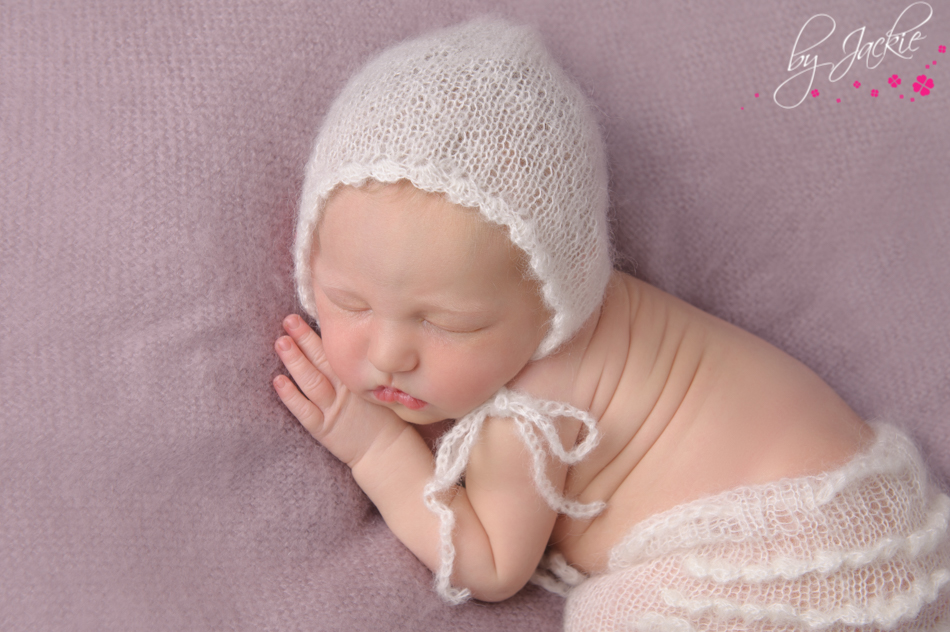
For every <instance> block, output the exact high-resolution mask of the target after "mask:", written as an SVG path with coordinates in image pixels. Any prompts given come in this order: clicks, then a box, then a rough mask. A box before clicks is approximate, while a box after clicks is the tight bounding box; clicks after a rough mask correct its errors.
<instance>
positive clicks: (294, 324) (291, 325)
mask: <svg viewBox="0 0 950 632" xmlns="http://www.w3.org/2000/svg"><path fill="white" fill-rule="evenodd" d="M284 324H285V325H287V327H288V329H297V328H298V327H300V324H301V320H300V316H297V314H291V315H290V316H288V317H287V318H285V319H284Z"/></svg>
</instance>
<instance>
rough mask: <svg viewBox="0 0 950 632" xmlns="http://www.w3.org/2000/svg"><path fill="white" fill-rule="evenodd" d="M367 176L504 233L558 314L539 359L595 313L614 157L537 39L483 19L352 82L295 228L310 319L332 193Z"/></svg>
mask: <svg viewBox="0 0 950 632" xmlns="http://www.w3.org/2000/svg"><path fill="white" fill-rule="evenodd" d="M369 180H375V181H378V182H382V183H393V182H397V181H400V180H408V181H409V182H411V183H412V184H413V185H414V186H415V187H416V188H418V189H421V190H423V191H428V192H432V193H441V194H444V196H445V197H446V199H447V200H448V201H450V202H452V203H454V204H458V205H461V206H465V207H471V208H475V209H477V210H478V211H479V213H480V214H481V216H482V217H483V218H484V219H485V220H487V221H489V222H491V223H494V224H498V225H501V226H505V227H507V229H508V236H509V238H510V239H511V241H512V242H513V243H514V244H515V245H516V246H518V247H519V248H520V249H521V250H523V251H524V252H525V253H527V256H528V265H529V267H530V270H531V273H532V274H533V275H534V276H535V277H536V278H537V280H538V281H539V282H540V284H541V291H542V296H543V299H544V302H545V303H546V305H547V307H548V309H549V310H550V311H551V313H552V315H553V316H552V319H551V322H550V330H549V332H548V334H547V336H546V337H545V339H544V340H543V341H542V342H541V344H540V346H539V347H538V349H537V351H536V352H535V356H534V357H535V359H538V358H541V357H544V356H546V355H548V354H550V353H551V352H553V351H554V350H555V349H557V348H558V347H559V346H560V345H561V344H562V343H564V342H565V341H567V340H569V339H570V338H571V337H572V336H573V335H574V334H575V333H576V332H577V330H578V329H579V328H580V326H581V325H582V324H583V323H584V321H586V320H587V318H588V317H589V316H590V315H591V314H592V313H593V312H594V310H596V309H597V308H598V307H599V306H600V304H601V301H602V300H603V295H604V290H605V288H606V285H607V281H608V278H609V276H610V272H611V259H610V243H609V239H608V234H607V166H606V154H605V151H604V146H603V142H602V140H601V137H600V133H599V129H598V126H597V123H596V120H595V117H594V115H593V112H592V110H591V108H590V106H589V105H588V103H587V100H586V99H585V98H584V95H583V94H582V93H581V91H580V89H579V88H578V86H577V85H576V84H575V83H574V82H573V81H571V79H569V78H568V77H567V75H566V74H565V73H564V72H563V71H562V70H561V69H560V68H559V67H558V65H557V64H556V63H555V62H554V60H553V59H552V58H551V56H550V55H549V54H548V52H547V51H546V50H545V48H544V46H543V45H542V43H541V40H540V38H539V36H538V35H537V34H536V33H535V32H534V31H533V30H531V29H528V28H524V27H520V26H515V25H512V24H509V23H507V22H504V21H501V20H498V19H487V18H482V19H477V20H474V21H471V22H468V23H465V24H461V25H459V26H455V27H451V28H447V29H443V30H439V31H434V32H431V33H429V34H426V35H424V36H422V37H419V38H418V39H414V40H410V41H407V42H404V43H401V44H398V45H396V46H393V47H391V48H389V49H387V50H385V51H383V52H382V53H381V54H380V55H378V56H377V57H376V58H375V59H373V60H371V61H370V62H369V63H368V64H367V65H366V66H365V67H364V68H363V69H362V70H361V71H360V72H358V73H357V74H356V75H355V76H354V77H353V78H352V79H350V81H349V83H347V85H346V86H345V87H344V89H343V91H342V92H341V93H340V95H339V96H338V97H337V99H336V101H334V103H333V105H332V106H331V108H330V111H329V113H328V114H327V116H326V118H325V120H324V122H323V125H322V127H321V129H320V133H319V135H318V136H317V140H316V145H315V147H314V149H313V153H312V154H311V157H310V161H309V162H308V164H307V171H306V178H305V180H304V186H303V193H302V197H301V202H300V212H299V216H298V219H297V234H296V243H295V246H294V259H295V268H296V272H295V275H296V283H297V293H298V296H299V298H300V302H301V304H302V306H303V308H304V310H306V312H307V313H308V314H309V315H310V316H312V317H313V318H317V313H316V307H315V305H314V299H313V289H312V287H311V278H310V277H311V271H310V258H311V247H312V244H313V236H314V231H315V229H316V227H317V224H318V222H319V220H320V216H321V213H322V212H323V208H324V205H325V203H326V201H327V198H328V196H329V195H330V194H331V192H332V191H333V190H334V189H335V188H336V187H338V186H340V185H351V186H356V187H358V186H361V185H363V184H364V183H366V182H367V181H369Z"/></svg>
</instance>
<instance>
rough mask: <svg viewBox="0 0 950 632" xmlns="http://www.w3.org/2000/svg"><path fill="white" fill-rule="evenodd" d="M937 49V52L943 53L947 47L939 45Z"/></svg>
mask: <svg viewBox="0 0 950 632" xmlns="http://www.w3.org/2000/svg"><path fill="white" fill-rule="evenodd" d="M937 51H938V52H941V53H945V52H947V47H946V46H943V45H941V46H940V48H938V49H937Z"/></svg>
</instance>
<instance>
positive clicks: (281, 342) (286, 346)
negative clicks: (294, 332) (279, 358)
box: [277, 336, 290, 351]
mask: <svg viewBox="0 0 950 632" xmlns="http://www.w3.org/2000/svg"><path fill="white" fill-rule="evenodd" d="M277 348H278V349H280V350H281V351H290V338H288V337H287V336H281V337H280V338H278V339H277Z"/></svg>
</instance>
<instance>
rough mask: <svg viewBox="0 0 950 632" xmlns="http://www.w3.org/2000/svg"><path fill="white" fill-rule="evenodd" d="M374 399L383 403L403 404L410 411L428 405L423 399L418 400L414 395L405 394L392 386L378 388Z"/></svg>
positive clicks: (374, 392) (374, 393)
mask: <svg viewBox="0 0 950 632" xmlns="http://www.w3.org/2000/svg"><path fill="white" fill-rule="evenodd" d="M373 397H375V398H376V399H378V400H379V401H381V402H386V403H391V402H396V403H397V404H402V405H403V406H405V407H406V408H408V409H409V410H419V409H420V408H422V407H423V406H425V405H426V403H425V402H424V401H422V400H421V399H416V398H415V397H413V396H412V395H409V394H407V393H403V392H402V391H400V390H399V389H398V388H393V387H391V386H377V387H376V389H375V390H374V391H373Z"/></svg>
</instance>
